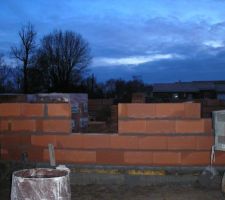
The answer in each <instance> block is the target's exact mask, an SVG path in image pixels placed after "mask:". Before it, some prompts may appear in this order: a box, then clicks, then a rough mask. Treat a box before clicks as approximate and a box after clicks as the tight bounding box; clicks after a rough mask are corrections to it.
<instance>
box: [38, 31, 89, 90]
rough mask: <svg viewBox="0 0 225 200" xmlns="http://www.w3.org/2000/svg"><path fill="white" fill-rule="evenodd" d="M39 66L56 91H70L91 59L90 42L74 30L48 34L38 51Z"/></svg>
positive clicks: (50, 85) (49, 84)
mask: <svg viewBox="0 0 225 200" xmlns="http://www.w3.org/2000/svg"><path fill="white" fill-rule="evenodd" d="M37 60H38V66H39V68H40V69H41V68H42V70H41V71H42V72H44V74H43V78H44V76H45V78H44V79H45V81H47V82H48V86H49V87H50V88H51V89H52V90H54V91H62V92H64V91H70V90H71V88H72V87H73V85H74V84H76V83H77V82H79V81H80V80H81V77H82V75H83V73H84V72H85V70H86V68H87V66H88V64H89V63H90V61H91V57H90V50H89V45H88V43H87V42H86V41H85V40H84V39H83V38H82V36H81V35H79V34H77V33H75V32H72V31H65V32H62V31H54V32H53V33H50V34H48V35H46V36H45V37H44V38H43V39H42V41H41V44H40V48H39V51H38V58H37Z"/></svg>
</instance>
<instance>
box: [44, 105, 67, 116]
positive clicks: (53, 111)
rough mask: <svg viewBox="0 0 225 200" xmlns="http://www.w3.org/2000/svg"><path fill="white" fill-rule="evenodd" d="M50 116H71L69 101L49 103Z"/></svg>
mask: <svg viewBox="0 0 225 200" xmlns="http://www.w3.org/2000/svg"><path fill="white" fill-rule="evenodd" d="M48 116H50V117H71V107H70V104H68V103H52V104H48Z"/></svg>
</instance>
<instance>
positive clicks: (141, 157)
mask: <svg viewBox="0 0 225 200" xmlns="http://www.w3.org/2000/svg"><path fill="white" fill-rule="evenodd" d="M152 161H153V154H152V152H145V151H139V152H138V151H126V152H125V153H124V162H125V163H126V164H131V165H151V164H152Z"/></svg>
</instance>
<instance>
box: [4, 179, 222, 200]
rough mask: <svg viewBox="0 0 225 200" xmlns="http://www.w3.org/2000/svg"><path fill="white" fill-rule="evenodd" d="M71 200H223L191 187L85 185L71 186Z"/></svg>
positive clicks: (217, 193)
mask: <svg viewBox="0 0 225 200" xmlns="http://www.w3.org/2000/svg"><path fill="white" fill-rule="evenodd" d="M71 193H72V198H71V199H72V200H73V199H74V200H99V199H101V200H114V199H115V200H117V199H124V200H148V199H152V200H190V199H191V200H223V199H225V196H224V195H223V194H222V193H221V191H220V190H211V189H203V188H198V187H195V186H192V185H186V186H183V185H181V186H179V185H165V186H136V187H129V186H125V185H111V186H109V185H107V186H104V185H86V186H78V185H72V186H71ZM0 197H1V198H0V199H1V200H9V199H10V184H9V183H4V182H2V183H1V185H0Z"/></svg>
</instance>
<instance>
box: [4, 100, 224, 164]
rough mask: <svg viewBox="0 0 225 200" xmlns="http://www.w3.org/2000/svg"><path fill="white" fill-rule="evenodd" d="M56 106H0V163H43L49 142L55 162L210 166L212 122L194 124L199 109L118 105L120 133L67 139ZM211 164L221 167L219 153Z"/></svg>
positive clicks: (66, 115)
mask: <svg viewBox="0 0 225 200" xmlns="http://www.w3.org/2000/svg"><path fill="white" fill-rule="evenodd" d="M10 105H11V104H10ZM61 105H62V104H51V105H50V106H49V104H43V105H42V104H40V105H38V107H39V109H37V110H36V108H34V107H32V109H33V111H30V110H29V107H31V106H30V105H29V106H28V107H27V108H26V105H25V104H21V105H20V106H19V107H18V106H17V104H15V105H11V106H12V108H13V109H15V112H11V111H9V112H7V110H6V109H5V107H4V108H2V104H0V113H2V114H3V115H2V116H1V118H0V119H1V120H0V130H1V133H2V134H0V143H1V147H2V148H1V159H5V160H20V159H21V157H22V154H24V153H26V154H27V156H28V160H29V161H34V162H48V161H49V153H48V144H50V143H51V144H53V145H54V147H55V155H56V161H57V163H74V164H110V165H142V166H190V167H191V166H207V165H209V163H210V153H211V152H210V151H211V147H212V145H213V144H214V137H213V135H212V134H211V129H212V126H211V123H212V122H211V120H210V119H200V107H199V104H189V103H186V104H153V105H151V104H149V105H148V104H125V106H123V105H122V104H121V105H119V108H118V109H119V131H120V132H119V134H111V135H110V134H72V133H71V129H70V124H69V119H70V115H71V114H70V108H69V104H63V105H62V106H61ZM143 105H144V107H145V108H144V109H142V108H141V107H142V106H143ZM150 105H151V106H150ZM160 105H161V106H162V107H160ZM6 106H9V104H7V105H6ZM24 106H25V107H24ZM57 106H59V108H58V107H57ZM170 106H172V107H170ZM8 109H9V108H8ZM40 110H41V111H40ZM37 133H40V134H37ZM215 165H218V166H222V165H225V153H223V152H216V163H215Z"/></svg>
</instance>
